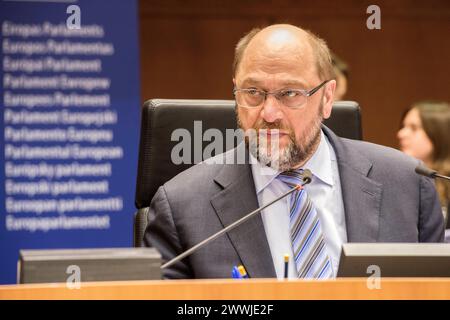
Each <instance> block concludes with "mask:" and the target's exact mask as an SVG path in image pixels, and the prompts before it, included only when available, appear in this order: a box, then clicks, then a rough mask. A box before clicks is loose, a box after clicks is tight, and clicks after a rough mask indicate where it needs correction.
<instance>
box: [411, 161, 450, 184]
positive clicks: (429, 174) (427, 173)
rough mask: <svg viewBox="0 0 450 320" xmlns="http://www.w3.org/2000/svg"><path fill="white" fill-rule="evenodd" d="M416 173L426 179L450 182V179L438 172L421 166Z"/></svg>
mask: <svg viewBox="0 0 450 320" xmlns="http://www.w3.org/2000/svg"><path fill="white" fill-rule="evenodd" d="M415 171H416V173H417V174H420V175H422V176H425V177H429V178H433V179H435V178H439V179H444V180H449V181H450V177H447V176H444V175H442V174H439V173H438V172H437V171H436V170H432V169H430V168H427V167H425V166H423V165H420V164H419V165H418V166H417V167H416V169H415Z"/></svg>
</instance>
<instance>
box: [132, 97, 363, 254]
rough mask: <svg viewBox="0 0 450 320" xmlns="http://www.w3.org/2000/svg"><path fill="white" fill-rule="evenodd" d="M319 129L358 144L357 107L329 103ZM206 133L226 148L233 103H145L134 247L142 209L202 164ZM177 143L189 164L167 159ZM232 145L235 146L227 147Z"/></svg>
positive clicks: (140, 228) (233, 123)
mask: <svg viewBox="0 0 450 320" xmlns="http://www.w3.org/2000/svg"><path fill="white" fill-rule="evenodd" d="M324 124H325V125H326V126H327V127H329V128H330V129H331V130H333V131H334V132H335V133H336V134H337V135H338V136H341V137H345V138H350V139H358V140H360V139H361V138H362V130H361V116H360V108H359V105H358V104H357V103H356V102H353V101H337V102H335V103H334V105H333V112H332V115H331V117H330V118H329V119H327V120H326V121H325V122H324ZM208 129H215V130H216V132H217V130H220V132H221V133H222V137H224V139H223V151H226V150H227V149H229V148H230V144H228V148H227V143H226V142H227V141H226V139H225V137H226V129H236V115H235V102H234V100H184V99H183V100H181V99H153V100H148V101H147V102H145V104H144V106H143V109H142V118H141V137H140V147H139V163H138V174H137V183H136V197H135V205H136V208H137V209H138V212H137V214H136V219H135V234H134V238H135V239H134V242H135V246H142V238H143V233H144V231H145V227H146V226H147V212H146V209H147V208H148V207H149V205H150V202H151V200H152V198H153V195H154V194H155V193H156V191H157V190H158V188H159V186H161V185H163V184H164V183H165V182H166V181H168V180H170V179H171V178H173V177H174V176H176V175H177V174H178V173H180V172H181V171H184V170H186V169H187V168H189V167H190V166H192V165H194V164H195V163H198V162H200V161H202V160H205V159H203V158H202V155H203V149H204V148H205V147H206V146H208V145H209V144H211V141H210V140H211V139H212V138H211V137H209V138H208V137H207V136H208V135H207V134H206V133H207V132H208V131H207V130H208ZM204 134H205V136H204ZM185 137H190V141H189V139H187V140H183V139H184V138H185ZM172 140H174V141H172ZM182 140H183V144H184V143H185V144H186V145H189V146H190V149H189V148H187V149H189V150H191V154H190V156H189V154H183V157H184V158H185V159H190V160H191V161H185V163H181V164H176V163H174V161H173V160H172V151H173V150H175V149H174V147H175V146H177V145H179V144H180V143H181V141H182ZM200 146H202V147H200ZM234 146H236V143H233V146H231V147H234ZM177 154H178V151H177ZM175 162H176V161H175ZM186 162H187V163H186Z"/></svg>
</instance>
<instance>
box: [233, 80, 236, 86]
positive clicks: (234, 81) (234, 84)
mask: <svg viewBox="0 0 450 320" xmlns="http://www.w3.org/2000/svg"><path fill="white" fill-rule="evenodd" d="M233 86H235V87H236V78H233Z"/></svg>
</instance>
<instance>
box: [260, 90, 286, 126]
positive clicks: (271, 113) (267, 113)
mask: <svg viewBox="0 0 450 320" xmlns="http://www.w3.org/2000/svg"><path fill="white" fill-rule="evenodd" d="M281 107H282V106H281V103H280V101H278V100H277V98H276V97H275V96H273V95H267V97H266V100H265V101H264V104H263V107H262V109H261V117H262V118H263V119H264V120H265V121H266V122H269V123H272V122H275V121H277V120H281V119H282V118H283V112H282V110H281Z"/></svg>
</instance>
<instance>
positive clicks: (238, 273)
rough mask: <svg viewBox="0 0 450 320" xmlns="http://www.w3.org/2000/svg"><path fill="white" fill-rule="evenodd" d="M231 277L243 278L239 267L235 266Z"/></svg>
mask: <svg viewBox="0 0 450 320" xmlns="http://www.w3.org/2000/svg"><path fill="white" fill-rule="evenodd" d="M231 277H232V278H233V279H242V276H241V273H240V272H239V269H238V267H236V266H234V267H233V269H232V270H231Z"/></svg>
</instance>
